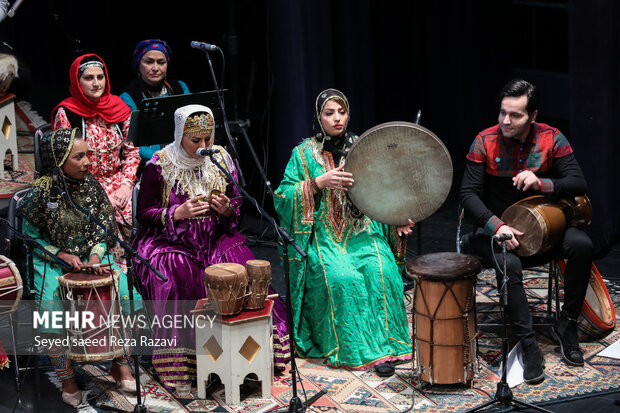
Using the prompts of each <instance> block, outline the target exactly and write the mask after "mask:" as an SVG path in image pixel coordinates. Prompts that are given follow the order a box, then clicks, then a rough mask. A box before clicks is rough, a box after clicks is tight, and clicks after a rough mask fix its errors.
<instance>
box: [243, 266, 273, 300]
mask: <svg viewBox="0 0 620 413" xmlns="http://www.w3.org/2000/svg"><path fill="white" fill-rule="evenodd" d="M245 270H246V271H247V273H248V294H247V297H246V300H245V303H244V304H243V308H246V309H248V310H260V309H261V308H263V307H265V300H266V299H267V295H268V294H269V286H270V285H271V263H270V262H269V261H265V260H248V261H247V262H246V263H245Z"/></svg>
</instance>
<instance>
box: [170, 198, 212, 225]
mask: <svg viewBox="0 0 620 413" xmlns="http://www.w3.org/2000/svg"><path fill="white" fill-rule="evenodd" d="M208 210H209V202H207V197H206V196H205V195H198V196H197V197H194V198H191V199H188V200H187V201H185V202H183V203H182V204H181V206H180V207H178V208H177V209H175V210H174V215H173V217H172V219H173V220H175V221H179V220H182V219H188V218H193V217H197V216H198V215H204V214H206V213H207V211H208Z"/></svg>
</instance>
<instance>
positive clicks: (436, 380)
mask: <svg viewBox="0 0 620 413" xmlns="http://www.w3.org/2000/svg"><path fill="white" fill-rule="evenodd" d="M481 268H482V267H481V264H480V261H479V260H478V259H477V258H476V257H473V256H470V255H465V254H457V253H451V252H441V253H435V254H427V255H421V256H418V257H415V258H413V259H410V260H408V261H407V265H406V269H407V272H408V273H409V274H410V275H411V276H413V277H414V278H415V279H416V288H415V301H414V302H415V308H414V313H415V318H414V321H415V344H416V359H417V365H418V374H419V375H420V378H421V379H422V380H424V381H426V382H429V383H430V384H453V383H470V382H471V380H472V379H473V377H474V369H475V361H476V340H475V337H476V314H475V302H476V276H477V275H478V274H479V273H480V271H481Z"/></svg>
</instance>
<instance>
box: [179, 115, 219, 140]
mask: <svg viewBox="0 0 620 413" xmlns="http://www.w3.org/2000/svg"><path fill="white" fill-rule="evenodd" d="M212 133H213V116H211V115H210V114H208V113H201V114H199V115H195V116H190V117H188V118H187V120H186V121H185V127H184V128H183V135H185V134H191V135H202V134H207V136H211V134H212Z"/></svg>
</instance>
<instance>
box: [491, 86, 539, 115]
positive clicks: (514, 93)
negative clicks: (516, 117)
mask: <svg viewBox="0 0 620 413" xmlns="http://www.w3.org/2000/svg"><path fill="white" fill-rule="evenodd" d="M524 95H525V96H527V113H529V114H530V115H531V114H532V113H533V112H534V111H535V110H538V90H537V89H536V86H534V85H533V84H531V83H530V82H528V81H526V80H523V79H512V80H511V81H510V82H508V83H506V84H505V85H504V87H503V88H502V90H501V91H500V92H499V103H500V105H501V103H502V99H504V98H505V97H507V96H510V97H515V98H518V97H520V96H524Z"/></svg>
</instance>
